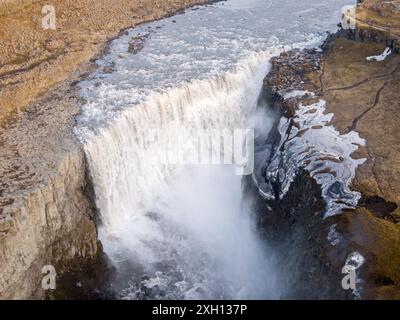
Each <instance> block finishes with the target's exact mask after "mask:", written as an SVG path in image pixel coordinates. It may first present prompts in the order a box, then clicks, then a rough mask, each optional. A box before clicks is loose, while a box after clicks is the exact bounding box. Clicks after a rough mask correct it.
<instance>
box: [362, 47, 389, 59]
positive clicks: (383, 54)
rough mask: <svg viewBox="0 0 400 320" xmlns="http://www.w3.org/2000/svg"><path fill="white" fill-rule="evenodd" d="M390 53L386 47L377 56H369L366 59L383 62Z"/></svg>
mask: <svg viewBox="0 0 400 320" xmlns="http://www.w3.org/2000/svg"><path fill="white" fill-rule="evenodd" d="M391 53H392V50H391V49H390V48H389V47H388V48H386V49H385V51H384V52H383V53H382V54H381V55H379V56H370V57H367V61H384V60H385V59H386V57H388V56H389V55H390V54H391Z"/></svg>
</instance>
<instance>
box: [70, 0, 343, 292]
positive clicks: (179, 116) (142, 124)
mask: <svg viewBox="0 0 400 320" xmlns="http://www.w3.org/2000/svg"><path fill="white" fill-rule="evenodd" d="M348 2H349V1H343V0H331V1H328V0H326V1H320V2H319V3H317V4H316V3H315V1H311V0H304V1H303V2H302V3H299V1H294V0H282V1H266V0H265V1H262V0H252V1H237V0H230V1H227V2H223V3H219V4H217V5H215V6H212V7H197V8H195V10H191V11H190V12H188V13H186V14H184V15H180V16H177V17H173V18H168V19H164V20H161V21H158V22H154V23H151V24H147V25H143V26H140V27H138V28H134V29H132V30H130V31H129V32H128V33H127V34H126V35H124V36H122V37H121V38H119V39H117V40H115V41H114V42H113V43H112V46H111V50H110V53H109V54H108V55H106V56H105V57H104V59H102V60H100V61H98V64H99V66H100V67H99V70H98V71H97V72H95V73H94V74H93V75H92V76H91V77H90V78H89V79H88V80H87V81H85V82H83V83H82V84H81V88H82V97H83V98H84V99H85V100H86V101H87V103H86V104H85V106H84V107H83V110H82V114H81V116H80V117H79V119H78V127H77V130H76V132H77V135H78V137H79V138H80V139H81V140H82V141H83V143H84V146H85V151H86V154H87V158H88V162H89V167H90V173H91V176H92V179H93V184H94V188H95V194H96V204H97V206H98V208H99V210H100V214H101V221H102V225H101V227H100V229H99V232H100V239H101V241H102V243H103V245H104V249H105V252H106V253H107V254H108V255H109V257H110V258H111V260H112V261H113V263H114V265H115V267H116V268H117V279H116V280H115V282H114V284H113V287H114V290H115V291H116V292H117V293H118V294H120V296H121V297H122V298H127V299H146V298H168V299H179V298H186V299H193V298H199V299H200V298H216V299H218V298H252V299H260V298H272V299H273V298H279V297H282V296H285V290H284V288H282V286H280V285H279V283H280V280H279V279H280V275H279V272H278V270H279V268H278V267H277V266H276V265H275V262H274V258H273V252H272V251H271V249H270V248H267V247H266V246H265V244H263V242H262V241H260V239H259V238H258V234H257V232H255V230H254V228H255V227H254V225H253V222H252V220H251V214H250V213H249V212H248V204H247V203H245V202H244V201H243V200H242V192H241V177H240V176H236V175H235V174H234V170H233V168H232V167H230V166H211V167H210V166H186V167H182V166H173V165H165V164H163V161H162V159H164V158H165V152H166V151H168V152H170V153H180V154H183V155H188V156H189V155H190V154H191V153H192V152H193V151H194V150H195V149H196V148H197V145H196V139H195V136H196V132H198V131H199V130H202V129H231V130H232V129H235V128H247V127H249V126H250V127H263V128H264V129H265V128H268V127H270V126H269V125H268V123H267V122H268V121H270V120H268V118H265V117H260V116H259V114H258V113H256V112H255V111H256V106H257V100H258V98H259V94H260V91H261V87H262V80H263V77H264V76H265V74H266V73H267V71H268V67H269V59H270V58H271V57H272V56H273V55H276V54H279V52H281V51H282V50H288V49H290V48H292V47H303V46H306V45H308V46H315V45H317V44H318V43H320V42H321V40H322V39H323V38H324V36H325V34H324V32H325V31H327V30H334V28H335V24H336V22H337V19H338V18H339V17H340V7H341V5H344V4H346V3H348ZM305 6H306V7H307V6H308V8H305ZM336 17H338V18H336ZM137 36H140V37H143V39H145V43H144V47H143V49H142V50H141V51H139V52H138V53H136V54H130V53H128V52H127V49H128V47H129V43H130V42H131V39H132V37H137ZM295 43H297V44H295ZM110 68H111V69H112V72H111V73H109V70H110ZM106 70H107V72H106ZM260 122H261V123H260ZM153 129H157V132H159V134H158V135H156V136H154V135H153V134H150V132H152V130H153ZM177 132H180V135H181V136H179V139H178V137H177V136H176V133H177ZM267 133H268V129H265V130H264V132H262V134H263V135H264V136H265V135H266V134H267ZM213 147H214V146H213V145H211V144H210V145H209V146H208V148H209V149H212V148H213Z"/></svg>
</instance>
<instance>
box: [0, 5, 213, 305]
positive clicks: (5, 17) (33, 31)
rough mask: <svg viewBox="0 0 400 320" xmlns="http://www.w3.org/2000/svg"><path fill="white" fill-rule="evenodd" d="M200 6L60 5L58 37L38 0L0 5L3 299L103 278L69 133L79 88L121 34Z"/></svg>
mask: <svg viewBox="0 0 400 320" xmlns="http://www.w3.org/2000/svg"><path fill="white" fill-rule="evenodd" d="M204 2H207V1H191V0H182V1H179V0H178V1H162V2H161V3H160V2H156V1H150V0H149V1H144V2H143V1H141V2H139V1H113V2H112V3H109V2H102V1H56V3H55V7H56V10H57V11H56V12H57V26H58V27H57V30H56V31H44V30H42V29H41V23H40V20H41V17H42V15H41V7H42V5H43V4H44V2H43V1H8V2H6V3H2V4H1V6H2V7H1V9H2V10H1V12H2V13H1V33H0V38H1V40H2V47H1V51H0V61H1V63H0V88H1V91H0V101H1V106H0V121H2V126H1V127H0V146H1V154H0V181H1V184H0V217H1V219H0V265H1V269H2V272H1V275H0V298H2V299H21V298H46V297H47V298H52V297H53V298H54V297H58V298H60V297H61V298H68V297H75V298H76V297H87V296H88V294H87V293H88V290H91V289H93V290H94V289H95V287H92V288H88V287H89V286H93V283H98V282H97V281H94V280H93V279H90V277H96V276H97V277H98V276H100V277H104V272H105V271H106V270H104V269H102V267H99V266H104V264H105V262H104V256H103V254H102V248H101V244H100V243H99V241H98V240H97V230H96V224H95V216H96V210H95V208H94V207H93V201H92V199H91V192H92V191H91V186H90V182H89V180H88V179H87V173H86V160H85V156H84V153H83V150H82V147H81V146H80V145H79V144H78V143H77V142H76V140H75V137H74V135H73V133H72V128H73V127H74V125H75V116H76V115H77V114H78V113H79V112H80V106H81V101H80V95H79V90H78V88H77V87H76V83H77V82H79V81H80V80H82V79H83V78H85V76H86V75H87V74H89V72H91V71H93V70H94V68H95V64H94V60H95V59H96V57H97V56H100V55H101V54H102V53H103V52H104V51H105V50H106V48H107V44H108V43H109V40H110V39H112V38H113V37H115V36H116V35H118V33H119V32H120V30H121V29H124V28H127V27H130V26H134V25H137V24H138V23H143V22H146V21H150V20H155V19H159V18H161V17H163V16H168V15H170V14H172V13H174V12H177V11H178V10H182V9H184V8H185V7H187V6H188V5H193V4H195V3H204ZM3 9H4V10H3ZM3 43H4V45H3ZM32 48H36V49H35V50H32ZM18 111H20V112H18ZM45 265H53V266H54V267H55V270H56V272H57V281H58V282H57V285H58V288H59V289H60V290H57V294H53V293H52V291H47V292H46V291H44V290H43V289H42V286H41V279H42V277H43V274H42V272H41V271H42V267H43V266H45ZM88 269H90V271H88ZM99 273H100V274H99ZM83 274H85V277H82V275H83ZM88 274H90V275H89V277H88ZM71 277H72V278H73V279H72V280H71ZM67 278H69V279H68V283H65V281H64V279H67ZM88 278H89V279H88ZM79 279H84V280H82V281H78V280H79ZM85 279H86V280H87V281H85ZM71 282H74V283H71Z"/></svg>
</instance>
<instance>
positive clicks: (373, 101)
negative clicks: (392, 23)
mask: <svg viewBox="0 0 400 320" xmlns="http://www.w3.org/2000/svg"><path fill="white" fill-rule="evenodd" d="M388 2H390V1H388ZM391 2H393V3H394V5H395V8H397V7H396V5H397V3H398V1H391ZM374 5H375V6H377V7H381V4H377V2H376V1H374V2H373V1H365V3H364V4H363V6H362V8H364V7H365V8H369V9H370V8H373V10H375V11H374V12H375V13H376V14H378V12H377V11H376V10H377V9H376V8H375V7H374ZM385 8H386V7H385ZM371 10H372V9H371ZM382 10H383V9H382ZM385 10H386V9H385ZM396 10H397V9H395V10H392V11H391V14H392V17H393V15H395V16H396V18H397V19H398V21H400V16H399V15H398V13H397V11H396ZM379 16H382V17H385V14H383V13H379ZM384 21H386V20H384ZM373 32H376V30H374V31H373ZM340 35H342V36H340ZM371 39H374V40H379V39H381V40H383V41H382V42H371ZM361 40H362V41H361ZM387 40H388V38H387V34H384V35H382V36H381V37H376V36H374V37H370V36H368V32H367V31H365V30H361V31H360V30H357V31H352V32H350V33H349V32H340V33H339V34H338V35H337V36H332V37H331V38H330V39H329V40H328V41H327V42H326V44H325V45H324V49H325V50H324V52H323V53H322V54H321V53H317V52H312V51H303V52H300V53H299V52H296V51H292V52H289V53H285V54H283V55H281V56H280V57H278V58H276V59H274V61H273V68H272V71H271V73H270V74H269V76H268V77H267V78H266V80H265V87H266V91H267V92H268V95H269V97H270V100H271V97H272V98H273V99H272V100H271V101H272V102H273V105H274V106H275V107H278V108H281V109H282V112H283V113H284V115H285V116H286V117H293V116H294V114H295V112H296V110H297V109H298V107H299V105H300V103H302V104H305V105H309V104H311V103H313V102H315V100H316V99H323V100H324V101H326V113H333V118H332V119H331V121H330V124H331V125H333V126H334V127H335V128H336V129H337V130H339V131H340V133H341V134H346V133H349V132H350V131H353V130H354V131H356V132H358V133H359V135H360V137H361V138H363V139H365V141H366V144H365V146H360V148H359V149H358V151H356V152H354V153H353V154H352V155H351V156H352V157H353V158H356V159H358V158H365V159H366V161H365V162H364V164H363V165H361V166H359V167H358V168H357V170H356V176H355V179H354V180H353V184H352V186H351V188H352V189H353V190H355V191H358V192H360V193H361V196H362V197H361V200H360V201H359V203H358V207H357V208H356V209H355V210H345V211H343V212H342V213H341V214H339V215H336V216H332V217H328V218H326V219H322V218H320V219H311V220H310V219H309V218H307V216H309V214H310V212H311V211H314V209H310V208H312V205H309V209H306V208H305V209H304V208H303V209H302V212H303V213H305V216H304V217H302V218H300V219H297V220H296V219H295V220H294V221H293V223H292V224H291V226H290V228H287V229H286V231H285V233H286V234H289V235H290V236H289V237H294V235H295V234H298V233H299V230H303V231H304V232H306V234H307V236H308V237H310V240H309V239H308V237H307V236H306V237H304V238H303V239H301V238H297V239H298V241H299V242H297V245H298V246H299V250H296V251H294V252H292V253H293V254H294V256H295V257H296V258H295V260H296V261H301V260H303V259H306V258H305V257H307V256H308V255H309V250H311V252H315V251H318V250H319V249H320V251H319V254H317V255H316V258H317V260H321V261H324V262H326V265H327V270H328V272H330V273H331V274H332V275H333V274H335V273H336V274H337V272H338V271H339V275H338V276H337V278H336V280H335V278H331V280H332V279H333V282H330V283H329V284H328V286H331V287H332V288H333V289H332V290H331V291H330V292H328V293H327V295H328V296H330V297H340V283H337V281H338V279H340V271H341V269H342V267H343V266H344V265H345V263H346V260H347V259H348V257H349V255H350V254H351V253H353V252H358V253H360V254H361V255H362V256H363V257H364V258H365V262H364V263H363V264H362V266H361V267H360V268H359V269H357V274H358V277H359V279H361V280H362V281H363V282H362V283H360V288H361V291H360V293H361V298H389V299H398V298H399V297H400V268H399V267H398V266H399V265H400V250H399V245H400V224H399V222H400V210H399V208H398V206H399V205H400V189H399V188H400V146H399V143H398V141H399V139H400V135H399V134H400V132H399V130H398V123H399V121H400V116H399V112H398V110H399V108H400V104H399V101H400V91H399V88H400V56H399V55H398V54H391V55H389V56H388V57H387V58H386V59H385V60H384V61H368V60H367V59H366V58H367V57H369V56H374V55H380V54H381V53H382V52H383V51H384V49H385V46H386V45H387V44H388V43H387ZM299 57H300V58H301V59H300V60H301V63H299ZM316 64H317V65H318V67H317V68H315V65H316ZM293 89H294V90H307V91H310V92H314V93H315V95H316V96H315V97H310V96H303V97H297V98H293V99H288V100H284V99H283V98H282V97H280V95H279V93H280V92H284V91H287V90H293ZM299 174H300V173H299ZM300 175H302V174H300ZM297 179H299V178H297ZM293 188H294V186H292V190H291V191H290V192H292V194H296V190H294V189H293ZM293 192H294V193H293ZM289 194H290V193H289ZM309 194H311V195H312V193H311V192H309ZM311 198H312V197H311ZM273 205H274V206H275V207H277V208H278V209H279V208H285V203H284V200H280V201H278V204H273ZM269 206H270V207H272V204H269ZM280 210H281V211H282V210H283V211H285V210H284V209H280ZM278 211H279V210H278ZM264 214H265V215H266V216H268V217H269V218H268V219H270V223H271V224H272V225H274V224H279V219H280V218H279V217H278V216H276V215H274V214H273V213H269V214H268V213H267V210H265V209H264ZM317 216H318V215H317ZM304 220H307V221H308V222H307V225H308V227H307V228H304V223H302V222H301V221H304ZM281 229H282V228H281ZM278 230H279V229H278ZM316 230H317V231H316ZM330 230H334V232H333V231H332V232H330ZM333 234H334V237H333ZM333 238H335V239H333ZM304 239H307V241H306V240H304ZM309 242H311V243H312V244H311V245H310V243H309ZM301 248H302V249H303V251H302V250H301ZM318 248H319V249H318ZM310 261H312V262H311V264H314V265H315V263H316V262H315V260H312V259H311V260H310ZM321 264H322V265H324V263H323V262H321ZM317 265H318V263H317ZM307 272H308V271H307V269H303V270H302V271H301V274H303V275H305V274H307ZM315 277H318V275H316V276H315ZM322 278H323V276H322ZM339 281H340V280H339ZM335 288H336V289H337V290H339V291H335ZM338 288H339V289H338ZM348 297H352V295H351V294H350V295H349V296H348Z"/></svg>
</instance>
